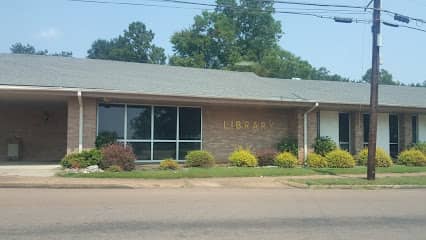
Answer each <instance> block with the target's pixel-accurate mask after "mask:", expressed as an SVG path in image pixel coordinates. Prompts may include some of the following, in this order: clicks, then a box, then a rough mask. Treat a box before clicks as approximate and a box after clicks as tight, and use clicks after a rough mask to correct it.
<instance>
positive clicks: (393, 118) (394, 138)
mask: <svg viewBox="0 0 426 240" xmlns="http://www.w3.org/2000/svg"><path fill="white" fill-rule="evenodd" d="M389 143H390V155H391V156H392V157H394V158H395V157H397V156H398V153H399V120H398V116H397V115H389Z"/></svg>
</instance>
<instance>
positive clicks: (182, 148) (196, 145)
mask: <svg viewBox="0 0 426 240" xmlns="http://www.w3.org/2000/svg"><path fill="white" fill-rule="evenodd" d="M200 149H201V143H200V142H181V143H179V160H184V159H185V156H186V154H188V152H190V151H193V150H200Z"/></svg>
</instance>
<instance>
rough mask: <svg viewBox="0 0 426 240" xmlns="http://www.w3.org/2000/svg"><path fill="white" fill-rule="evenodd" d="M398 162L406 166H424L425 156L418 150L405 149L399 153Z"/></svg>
mask: <svg viewBox="0 0 426 240" xmlns="http://www.w3.org/2000/svg"><path fill="white" fill-rule="evenodd" d="M398 163H399V164H402V165H406V166H426V156H425V155H424V154H423V153H422V152H421V151H419V150H415V149H410V150H405V151H403V152H402V153H401V154H399V156H398Z"/></svg>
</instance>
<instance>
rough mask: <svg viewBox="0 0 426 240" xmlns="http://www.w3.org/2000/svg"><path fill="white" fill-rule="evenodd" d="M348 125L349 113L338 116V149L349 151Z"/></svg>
mask: <svg viewBox="0 0 426 240" xmlns="http://www.w3.org/2000/svg"><path fill="white" fill-rule="evenodd" d="M349 138H350V124H349V113H340V114H339V143H340V148H341V149H344V150H347V151H349V142H350V140H349Z"/></svg>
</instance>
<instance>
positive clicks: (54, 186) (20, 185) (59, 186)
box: [0, 183, 135, 189]
mask: <svg viewBox="0 0 426 240" xmlns="http://www.w3.org/2000/svg"><path fill="white" fill-rule="evenodd" d="M0 188H49V189H135V188H134V187H131V186H128V185H119V184H62V183H61V184H55V183H46V184H44V183H1V184H0Z"/></svg>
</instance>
